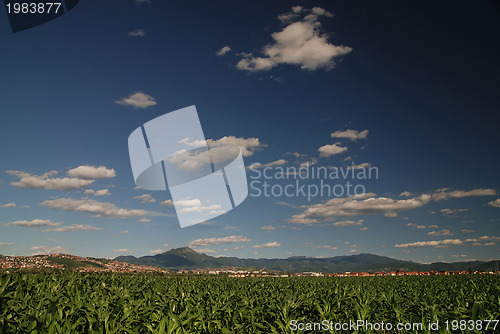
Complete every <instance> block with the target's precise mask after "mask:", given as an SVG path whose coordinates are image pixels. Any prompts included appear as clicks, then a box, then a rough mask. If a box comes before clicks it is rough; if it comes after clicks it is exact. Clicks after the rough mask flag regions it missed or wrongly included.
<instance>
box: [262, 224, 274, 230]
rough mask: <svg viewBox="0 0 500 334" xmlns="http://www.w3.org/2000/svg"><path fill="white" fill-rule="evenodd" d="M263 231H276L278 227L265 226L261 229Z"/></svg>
mask: <svg viewBox="0 0 500 334" xmlns="http://www.w3.org/2000/svg"><path fill="white" fill-rule="evenodd" d="M261 229H263V230H264V231H272V230H275V229H276V227H274V226H273V225H264V226H262V227H261Z"/></svg>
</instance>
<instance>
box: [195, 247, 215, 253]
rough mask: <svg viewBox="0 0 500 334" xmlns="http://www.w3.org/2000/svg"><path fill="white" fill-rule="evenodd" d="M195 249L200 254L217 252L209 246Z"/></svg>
mask: <svg viewBox="0 0 500 334" xmlns="http://www.w3.org/2000/svg"><path fill="white" fill-rule="evenodd" d="M195 251H196V252H197V253H199V254H214V253H216V252H217V251H215V250H213V249H208V248H198V249H195Z"/></svg>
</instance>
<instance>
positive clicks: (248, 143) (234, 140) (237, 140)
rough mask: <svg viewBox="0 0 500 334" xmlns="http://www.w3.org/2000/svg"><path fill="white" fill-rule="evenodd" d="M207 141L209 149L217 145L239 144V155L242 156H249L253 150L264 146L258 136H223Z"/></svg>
mask: <svg viewBox="0 0 500 334" xmlns="http://www.w3.org/2000/svg"><path fill="white" fill-rule="evenodd" d="M207 143H208V144H209V145H210V149H211V150H213V149H215V148H217V147H224V146H233V145H235V146H239V147H240V148H241V155H243V156H244V157H249V156H251V155H253V152H255V151H258V150H261V149H262V148H264V147H265V146H266V145H264V144H261V142H260V140H259V138H243V137H235V136H224V137H222V138H221V139H219V140H213V139H208V140H207Z"/></svg>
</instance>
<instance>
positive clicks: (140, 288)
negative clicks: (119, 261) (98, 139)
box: [0, 273, 500, 333]
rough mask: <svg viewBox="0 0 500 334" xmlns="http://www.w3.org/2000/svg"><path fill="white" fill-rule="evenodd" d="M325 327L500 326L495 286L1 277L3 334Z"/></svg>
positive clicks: (476, 279)
mask: <svg viewBox="0 0 500 334" xmlns="http://www.w3.org/2000/svg"><path fill="white" fill-rule="evenodd" d="M325 319H326V320H328V321H332V322H336V323H337V322H338V323H342V322H348V321H349V320H351V321H356V320H366V321H371V322H381V321H384V322H392V323H393V324H395V323H406V322H408V323H422V324H428V323H429V321H432V322H435V321H439V324H440V329H439V331H438V332H440V333H445V332H448V333H449V332H450V331H446V328H445V326H444V325H443V324H444V323H443V322H444V321H445V320H450V321H451V320H478V319H484V320H493V319H500V277H499V276H498V275H460V276H429V277H351V278H348V277H345V278H333V277H309V278H305V277H290V278H226V277H172V276H147V275H118V274H84V273H52V274H9V275H1V276H0V333H150V332H151V333H289V332H291V330H290V323H291V321H293V320H295V321H296V323H314V322H321V321H322V320H325ZM496 331H500V325H499V326H497V329H496ZM296 332H302V331H301V330H298V331H296ZM305 332H311V331H305ZM315 332H324V333H328V332H337V331H336V330H335V329H333V330H327V331H318V330H316V331H315ZM343 332H349V333H350V332H356V331H353V330H352V329H350V330H346V331H343ZM357 332H358V333H370V332H373V333H375V332H382V331H376V330H370V329H368V330H366V329H359V330H358V331H357ZM386 332H389V331H386ZM390 332H396V331H395V330H393V331H390ZM405 332H415V333H426V332H430V331H428V330H423V331H421V330H408V331H405ZM433 332H434V331H433ZM455 332H457V331H455ZM458 332H468V331H467V330H459V331H458ZM472 332H476V333H480V332H486V331H484V328H483V330H482V331H479V330H475V331H472ZM488 332H492V331H491V330H488Z"/></svg>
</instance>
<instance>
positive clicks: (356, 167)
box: [347, 162, 372, 169]
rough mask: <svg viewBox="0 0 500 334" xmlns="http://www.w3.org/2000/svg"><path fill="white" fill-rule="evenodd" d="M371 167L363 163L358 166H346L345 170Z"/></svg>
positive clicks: (369, 164)
mask: <svg viewBox="0 0 500 334" xmlns="http://www.w3.org/2000/svg"><path fill="white" fill-rule="evenodd" d="M371 165H372V164H371V163H368V162H363V163H362V164H359V165H355V164H352V165H351V166H348V167H347V168H353V169H359V168H368V167H371Z"/></svg>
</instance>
